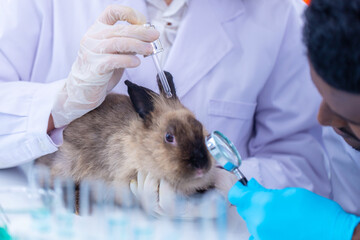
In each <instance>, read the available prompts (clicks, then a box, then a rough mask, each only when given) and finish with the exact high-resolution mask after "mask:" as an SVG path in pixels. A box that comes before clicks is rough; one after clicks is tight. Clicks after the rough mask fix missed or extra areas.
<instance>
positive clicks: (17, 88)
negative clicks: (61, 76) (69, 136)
mask: <svg viewBox="0 0 360 240" xmlns="http://www.w3.org/2000/svg"><path fill="white" fill-rule="evenodd" d="M63 83H64V82H63V81H56V82H54V83H48V84H45V83H29V82H21V81H19V82H9V83H0V96H1V99H2V100H1V102H0V122H1V123H2V124H0V168H7V167H13V166H17V165H19V164H22V163H25V162H28V161H31V160H34V159H36V158H38V157H40V156H43V155H46V154H49V153H52V152H55V151H56V150H57V145H56V144H55V143H54V142H53V141H52V139H51V138H50V136H49V135H48V134H47V126H48V121H49V116H50V112H51V109H52V106H53V103H54V99H55V98H54V96H55V95H56V93H57V92H58V91H59V89H60V88H61V87H62V86H63Z"/></svg>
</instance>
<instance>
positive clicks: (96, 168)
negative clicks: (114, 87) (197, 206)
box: [37, 72, 215, 195]
mask: <svg viewBox="0 0 360 240" xmlns="http://www.w3.org/2000/svg"><path fill="white" fill-rule="evenodd" d="M165 74H166V78H167V79H168V82H169V85H170V88H171V93H172V97H171V98H166V96H165V92H164V90H163V88H162V85H161V83H160V80H159V77H158V76H157V83H158V87H159V90H160V94H157V93H155V92H153V91H151V90H150V89H147V88H144V87H141V86H138V85H136V84H134V83H132V82H130V81H129V80H126V81H125V84H126V85H127V87H128V94H129V96H126V95H121V94H113V93H110V94H109V95H108V96H107V97H106V99H105V100H104V102H103V103H102V104H101V105H100V106H99V107H98V108H96V109H94V110H92V111H91V112H89V113H87V114H85V115H84V116H82V117H80V118H79V119H77V120H75V121H73V122H72V123H70V124H69V125H68V126H67V127H66V129H65V130H64V133H63V134H64V142H63V144H62V145H61V146H60V147H59V150H58V151H57V152H55V153H52V154H50V155H46V156H44V157H42V158H39V159H38V160H37V164H45V165H47V166H49V167H50V169H51V174H52V176H60V177H70V178H72V179H73V180H74V181H75V182H76V183H80V181H82V180H84V179H89V178H92V179H100V180H103V181H105V182H106V183H108V184H111V185H115V186H116V185H124V184H125V185H126V184H127V185H129V183H130V181H131V180H132V179H136V176H137V173H138V172H140V171H142V172H145V173H151V174H152V176H153V177H155V178H156V179H159V180H160V179H164V180H166V181H167V182H168V183H169V184H170V186H172V187H173V188H174V189H175V191H177V192H180V193H182V194H185V195H191V194H193V193H196V192H201V191H204V190H207V189H209V188H212V187H213V186H214V181H215V180H214V179H215V172H214V171H215V170H214V169H215V161H214V159H213V157H212V156H211V155H210V154H209V152H208V150H207V147H206V145H205V136H206V135H207V132H206V130H205V129H204V127H203V125H202V124H201V123H200V122H199V121H198V120H197V119H196V118H195V116H194V114H193V113H192V112H191V111H190V110H188V109H187V108H185V107H184V106H183V105H182V104H181V102H180V101H179V99H178V97H177V95H176V91H175V86H174V82H173V77H172V76H171V74H170V73H168V72H165Z"/></svg>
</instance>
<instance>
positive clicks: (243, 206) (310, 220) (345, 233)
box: [229, 179, 360, 240]
mask: <svg viewBox="0 0 360 240" xmlns="http://www.w3.org/2000/svg"><path fill="white" fill-rule="evenodd" d="M229 201H230V202H231V203H232V204H234V205H235V206H236V207H237V211H238V213H239V214H240V215H241V216H242V218H243V219H244V220H245V221H246V224H247V227H248V230H249V232H250V234H251V235H252V236H251V237H250V239H261V240H266V239H276V240H280V239H292V240H296V239H307V240H310V239H328V240H329V239H337V240H339V239H348V240H350V239H351V237H352V235H353V231H354V228H355V227H356V226H357V225H358V224H359V222H360V218H359V217H357V216H355V215H352V214H349V213H346V212H345V211H344V210H343V209H342V208H341V207H340V205H339V204H337V203H336V202H334V201H331V200H329V199H327V198H324V197H321V196H319V195H317V194H315V193H313V192H310V191H308V190H306V189H303V188H285V189H281V190H270V189H266V188H264V187H263V186H261V185H260V184H259V183H258V182H257V181H256V180H255V179H251V180H250V181H249V183H248V186H244V185H242V184H241V183H239V182H238V183H236V184H235V185H234V186H233V187H232V188H231V190H230V191H229Z"/></svg>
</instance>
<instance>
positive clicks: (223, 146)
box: [214, 132, 240, 166]
mask: <svg viewBox="0 0 360 240" xmlns="http://www.w3.org/2000/svg"><path fill="white" fill-rule="evenodd" d="M214 139H215V141H216V144H217V146H218V148H219V151H220V153H221V154H222V155H223V157H224V158H226V160H227V161H229V162H231V163H232V164H233V165H235V166H240V162H239V161H240V160H239V158H238V156H237V155H236V154H235V151H234V149H233V148H232V147H231V146H230V145H229V143H228V142H227V141H226V139H224V137H222V136H220V135H219V134H218V133H217V132H215V134H214Z"/></svg>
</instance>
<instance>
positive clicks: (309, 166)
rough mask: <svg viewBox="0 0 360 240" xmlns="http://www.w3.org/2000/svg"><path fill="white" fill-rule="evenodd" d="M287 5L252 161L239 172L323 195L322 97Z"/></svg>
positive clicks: (261, 98) (261, 101) (259, 110)
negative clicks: (310, 70)
mask: <svg viewBox="0 0 360 240" xmlns="http://www.w3.org/2000/svg"><path fill="white" fill-rule="evenodd" d="M290 2H291V1H290ZM293 2H295V1H293ZM299 2H300V3H301V1H299ZM289 4H290V3H289V2H286V3H284V5H285V6H288V7H287V9H286V11H284V14H283V15H282V16H283V17H281V19H277V21H278V22H283V25H284V26H279V27H278V33H277V34H279V36H281V37H279V38H280V39H278V40H277V41H276V44H277V45H276V46H279V47H278V48H279V49H278V53H277V56H276V61H275V62H274V67H273V69H272V72H271V74H270V76H269V78H268V80H267V82H266V83H265V85H264V87H263V88H262V91H261V92H260V93H259V95H258V100H257V107H256V113H255V121H254V129H255V134H254V136H253V137H252V138H251V139H250V141H249V144H248V149H249V155H250V156H251V157H250V158H247V159H244V161H243V162H242V165H241V169H242V170H243V173H244V174H245V176H248V177H249V178H251V177H254V178H256V179H257V180H258V181H259V182H260V183H261V184H263V185H264V186H266V187H270V188H284V187H289V186H292V187H304V188H307V189H309V190H312V191H315V192H316V193H319V194H321V195H323V196H327V195H328V194H329V192H330V186H329V182H328V178H327V172H326V161H325V154H324V149H323V148H322V145H321V141H322V140H321V127H320V125H319V124H318V123H317V120H316V115H317V109H318V106H319V104H320V96H319V94H318V93H317V91H316V88H315V87H314V86H313V84H312V82H311V78H310V72H309V66H308V63H307V59H306V55H305V48H304V47H303V43H302V41H301V27H302V22H301V17H300V14H299V10H297V9H295V7H294V6H291V5H289ZM294 4H295V3H294ZM282 7H283V8H284V6H282ZM284 16H286V17H284ZM280 20H281V21H280ZM279 25H280V24H279Z"/></svg>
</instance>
